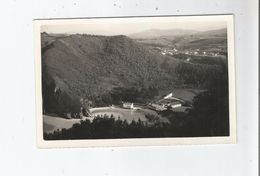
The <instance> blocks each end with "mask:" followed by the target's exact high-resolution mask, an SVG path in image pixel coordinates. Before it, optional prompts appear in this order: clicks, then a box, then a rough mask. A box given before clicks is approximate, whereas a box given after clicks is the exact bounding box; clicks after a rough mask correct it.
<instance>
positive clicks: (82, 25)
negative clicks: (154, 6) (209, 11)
mask: <svg viewBox="0 0 260 176" xmlns="http://www.w3.org/2000/svg"><path fill="white" fill-rule="evenodd" d="M226 25H227V22H226V21H225V19H223V18H220V19H219V18H191V17H188V18H176V17H156V18H105V19H104V18H103V19H80V20H77V19H76V20H49V21H47V23H45V24H43V25H42V26H41V32H47V33H66V34H75V33H80V34H84V33H85V34H96V35H119V34H122V35H129V34H133V33H138V32H143V31H146V30H149V29H161V30H167V29H188V30H196V31H207V30H214V29H221V28H226Z"/></svg>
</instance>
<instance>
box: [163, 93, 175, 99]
mask: <svg viewBox="0 0 260 176" xmlns="http://www.w3.org/2000/svg"><path fill="white" fill-rule="evenodd" d="M172 96H173V94H172V93H170V94H168V95H166V96H165V97H163V99H168V98H171V97H172Z"/></svg>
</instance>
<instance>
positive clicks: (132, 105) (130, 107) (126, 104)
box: [123, 102, 134, 109]
mask: <svg viewBox="0 0 260 176" xmlns="http://www.w3.org/2000/svg"><path fill="white" fill-rule="evenodd" d="M123 108H127V109H133V108H134V103H129V102H124V103H123Z"/></svg>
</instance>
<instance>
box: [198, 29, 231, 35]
mask: <svg viewBox="0 0 260 176" xmlns="http://www.w3.org/2000/svg"><path fill="white" fill-rule="evenodd" d="M194 35H197V36H204V37H206V36H207V37H213V36H214V37H227V28H221V29H215V30H209V31H203V32H197V33H195V34H194Z"/></svg>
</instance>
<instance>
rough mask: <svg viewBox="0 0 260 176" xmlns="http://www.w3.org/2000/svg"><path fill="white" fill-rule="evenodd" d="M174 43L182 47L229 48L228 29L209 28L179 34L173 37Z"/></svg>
mask: <svg viewBox="0 0 260 176" xmlns="http://www.w3.org/2000/svg"><path fill="white" fill-rule="evenodd" d="M172 43H173V44H175V45H176V46H178V47H181V48H212V47H222V48H227V29H226V28H223V29H217V30H209V31H203V32H197V33H194V34H191V35H185V36H179V37H176V38H175V39H173V40H172Z"/></svg>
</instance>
